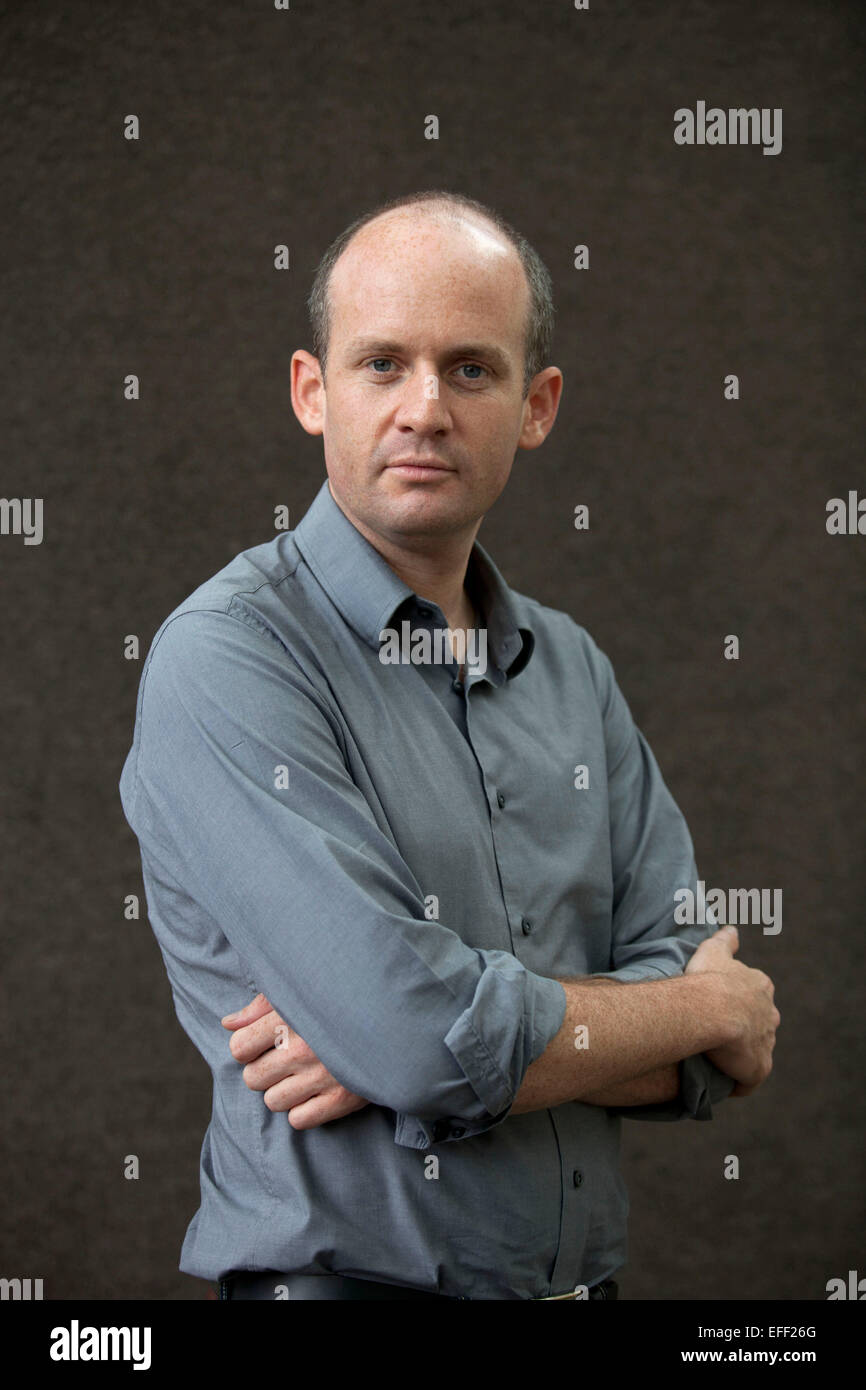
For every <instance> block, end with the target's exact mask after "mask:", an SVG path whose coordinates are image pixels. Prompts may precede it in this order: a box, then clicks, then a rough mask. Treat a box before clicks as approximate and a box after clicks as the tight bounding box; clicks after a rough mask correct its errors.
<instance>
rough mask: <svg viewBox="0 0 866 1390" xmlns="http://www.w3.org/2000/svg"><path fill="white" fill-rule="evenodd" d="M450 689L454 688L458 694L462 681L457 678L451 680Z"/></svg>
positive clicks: (461, 687)
mask: <svg viewBox="0 0 866 1390" xmlns="http://www.w3.org/2000/svg"><path fill="white" fill-rule="evenodd" d="M451 689H452V690H456V691H457V694H458V695H459V694H460V691H461V690H462V689H463V682H462V681H458V680H456V679H455V680H453V681H452V682H451Z"/></svg>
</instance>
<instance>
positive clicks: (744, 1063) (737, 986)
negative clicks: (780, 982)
mask: <svg viewBox="0 0 866 1390" xmlns="http://www.w3.org/2000/svg"><path fill="white" fill-rule="evenodd" d="M739 945H740V936H739V932H738V931H737V929H736V927H732V926H727V927H721V928H720V929H719V931H717V932H714V933H713V935H712V936H708V937H707V938H706V940H705V941H702V942H701V944H700V946H699V947H698V948H697V950H696V951H695V952H694V954H693V955H692V957H691V959H690V960H689V963H688V965H687V966H686V968H685V971H684V972H683V973H684V974H686V975H689V974H696V973H700V972H702V971H705V972H710V973H715V974H717V975H718V976H719V979H720V983H721V984H722V986H723V988H724V990H725V993H726V1001H727V1008H728V1009H729V1010H730V1015H731V1016H732V1017H733V1018H734V1019H735V1020H736V1022H737V1037H736V1040H735V1041H734V1042H731V1043H727V1044H725V1046H723V1047H717V1048H714V1049H713V1050H712V1052H708V1053H707V1054H706V1055H707V1057H709V1059H710V1061H711V1062H713V1063H714V1064H715V1066H717V1067H718V1068H719V1070H720V1071H723V1072H725V1073H726V1074H727V1075H728V1076H732V1077H733V1078H734V1080H735V1081H736V1083H737V1084H736V1085H735V1087H734V1089H733V1091H732V1092H731V1095H732V1096H748V1095H751V1093H752V1091H754V1090H755V1089H756V1088H757V1087H758V1086H760V1084H761V1082H762V1081H766V1079H767V1077H768V1076H769V1075H770V1072H771V1071H772V1070H773V1048H774V1047H775V1046H776V1029H777V1028H778V1026H779V1024H780V1023H781V1021H782V1015H781V1014H780V1013H779V1010H778V1009H777V1008H776V1006H775V1004H774V1003H773V995H774V993H775V985H774V984H773V981H772V980H771V979H770V977H769V975H765V974H764V972H763V970H753V969H751V968H750V967H749V966H747V965H743V963H742V961H737V960H734V952H735V951H737V950H738V949H739Z"/></svg>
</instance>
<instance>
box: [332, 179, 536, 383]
mask: <svg viewBox="0 0 866 1390" xmlns="http://www.w3.org/2000/svg"><path fill="white" fill-rule="evenodd" d="M435 226H438V227H439V228H440V229H450V230H451V231H452V233H458V232H459V233H462V236H463V238H464V243H465V247H466V254H467V256H468V255H471V254H475V255H476V256H477V258H478V264H479V267H480V268H481V269H487V270H489V269H490V268H491V266H498V267H500V268H501V269H502V272H503V274H504V275H505V276H507V277H509V284H510V292H512V293H514V294H516V295H517V296H519V300H520V302H522V305H523V319H522V328H521V333H522V357H523V395H524V397H525V396H526V394H527V393H528V390H529V386H530V383H531V381H532V379H533V377H534V376H535V375H536V374H537V373H538V372H540V371H541V370H542V368H543V367H544V366H545V365H546V364H547V362H548V361H549V359H550V354H551V350H552V337H553V296H552V284H551V280H550V275H549V273H548V271H547V267H546V266H545V265H544V263H543V261H542V260H541V258H540V257H539V256H538V253H537V252H536V251H535V250H534V249H533V247H531V246H530V245H529V243H528V242H527V241H526V240H525V238H524V237H522V236H521V235H520V234H519V233H518V232H516V231H515V229H514V228H513V227H512V226H511V225H510V224H509V223H508V222H506V221H505V219H504V218H502V217H500V216H499V214H498V213H497V212H495V211H494V210H493V209H492V208H488V207H485V205H484V204H482V203H479V202H477V201H476V200H475V199H472V198H467V197H464V196H463V195H462V194H455V193H451V192H448V191H447V190H442V189H433V190H429V191H425V192H422V193H417V194H411V195H407V196H406V197H404V198H399V199H394V200H392V201H391V202H389V203H385V204H383V205H381V206H380V207H379V208H374V209H373V210H372V211H371V212H368V213H366V214H365V215H364V216H362V217H360V218H357V219H356V220H355V221H354V222H353V223H351V224H350V226H348V227H347V228H346V229H345V230H344V231H343V232H342V233H341V234H340V236H339V237H337V239H336V240H335V241H334V242H333V243H332V245H331V246H330V247H329V248H328V250H327V251H326V252H325V255H324V256H323V257H322V260H321V262H320V264H319V267H318V269H317V272H316V276H315V279H314V282H313V287H312V290H311V293H310V297H309V301H308V307H309V312H310V321H311V326H312V331H313V352H314V355H315V356H316V357H317V358H318V360H319V363H320V365H321V368H322V371H323V374H324V373H325V371H326V368H327V361H328V356H329V351H330V343H331V333H332V329H333V317H334V313H333V310H334V305H333V292H334V289H335V286H340V287H342V288H343V289H345V288H346V286H347V284H349V283H351V274H352V273H354V274H357V273H358V272H359V258H358V256H357V255H355V256H354V257H351V258H350V257H349V255H348V252H349V249H350V248H353V249H354V250H355V251H357V250H358V245H359V244H360V245H361V246H362V247H364V248H365V249H367V248H369V247H370V246H371V245H378V246H381V247H382V249H383V253H384V254H385V255H391V256H396V255H399V254H401V246H405V245H407V244H409V245H411V244H412V243H413V242H414V243H415V244H418V239H419V238H420V237H424V235H425V229H426V232H427V234H428V237H429V231H430V229H431V228H432V227H435ZM452 245H453V240H452ZM344 262H345V264H344ZM338 265H340V266H341V274H340V276H339V277H337V278H335V269H336V267H337V266H338ZM518 267H519V270H520V272H521V273H520V274H518V275H517V276H516V277H515V270H516V269H517V268H518Z"/></svg>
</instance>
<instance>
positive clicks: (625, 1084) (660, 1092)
mask: <svg viewBox="0 0 866 1390" xmlns="http://www.w3.org/2000/svg"><path fill="white" fill-rule="evenodd" d="M583 983H584V984H592V985H621V984H622V983H623V981H622V980H611V979H597V978H594V977H593V976H589V977H588V978H587V979H586V980H585V981H583ZM679 1089H680V1074H679V1068H678V1067H677V1064H676V1062H670V1063H669V1064H668V1065H667V1066H664V1067H655V1068H654V1069H653V1070H652V1071H648V1072H644V1073H643V1075H641V1076H633V1077H630V1078H629V1079H628V1080H626V1081H621V1082H618V1083H617V1084H616V1085H613V1086H607V1087H605V1089H604V1090H601V1091H593V1092H592V1093H591V1094H589V1095H585V1096H582V1097H581V1100H582V1102H583V1104H584V1105H604V1106H622V1105H658V1104H659V1103H660V1102H662V1101H667V1100H673V1099H674V1097H675V1096H677V1095H679Z"/></svg>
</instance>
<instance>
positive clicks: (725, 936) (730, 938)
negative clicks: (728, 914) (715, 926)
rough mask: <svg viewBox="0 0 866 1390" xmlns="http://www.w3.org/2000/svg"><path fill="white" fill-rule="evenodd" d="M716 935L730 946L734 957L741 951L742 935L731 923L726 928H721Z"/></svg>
mask: <svg viewBox="0 0 866 1390" xmlns="http://www.w3.org/2000/svg"><path fill="white" fill-rule="evenodd" d="M715 935H716V938H717V939H718V940H720V941H722V942H724V943H725V945H727V946H730V948H731V954H732V955H733V954H734V953H735V952H736V951H738V950H739V949H740V933H739V932H738V931H737V929H736V927H735V926H732V925H731V924H730V923H729V924H728V925H727V926H725V927H719V930H718V931H717V932H716V933H715Z"/></svg>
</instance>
